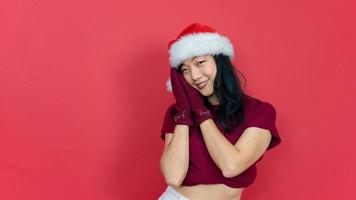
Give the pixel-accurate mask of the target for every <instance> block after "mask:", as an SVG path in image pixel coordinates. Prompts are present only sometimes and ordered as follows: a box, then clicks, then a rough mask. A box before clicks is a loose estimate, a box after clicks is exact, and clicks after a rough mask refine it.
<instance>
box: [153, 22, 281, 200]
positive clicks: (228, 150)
mask: <svg viewBox="0 0 356 200" xmlns="http://www.w3.org/2000/svg"><path fill="white" fill-rule="evenodd" d="M169 53H170V64H171V71H170V80H169V81H168V82H167V86H168V90H169V91H172V92H173V94H174V96H175V99H176V102H175V103H174V104H172V105H171V106H169V108H168V109H167V111H166V114H165V118H164V123H163V126H162V129H161V138H162V140H164V141H165V145H164V150H163V153H162V156H161V160H160V168H161V172H162V174H163V176H164V179H165V181H166V183H167V184H168V186H167V188H166V191H164V193H163V194H162V195H161V196H160V197H159V200H171V199H180V200H182V199H183V200H187V199H189V200H238V199H240V198H241V195H242V191H243V190H244V188H246V187H247V186H249V185H250V184H252V183H253V182H254V180H255V178H256V163H257V162H258V161H260V160H261V159H262V158H263V154H264V152H265V151H266V150H270V149H272V148H274V147H275V146H277V145H278V144H280V142H281V139H280V136H279V133H278V131H277V129H276V126H275V119H276V110H275V108H274V107H273V106H272V104H270V103H267V102H264V101H261V100H258V99H256V98H253V97H250V96H248V95H247V94H245V93H244V92H243V91H242V90H241V87H240V81H239V79H238V77H237V75H236V73H235V71H234V66H233V65H232V63H231V60H232V58H233V56H234V51H233V46H232V44H231V42H230V41H229V39H228V38H227V37H225V36H223V35H221V34H219V33H217V32H216V30H215V29H213V28H211V27H209V26H206V25H202V24H200V23H193V24H191V25H189V26H188V27H187V28H185V29H184V30H183V31H182V32H181V33H180V34H179V35H178V37H177V38H176V39H174V40H172V41H171V42H170V43H169Z"/></svg>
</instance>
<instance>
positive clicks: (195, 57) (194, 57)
mask: <svg viewBox="0 0 356 200" xmlns="http://www.w3.org/2000/svg"><path fill="white" fill-rule="evenodd" d="M198 57H203V56H193V57H192V58H191V59H192V61H194V60H195V59H197V58H198ZM181 66H182V67H183V66H185V65H184V63H182V64H181Z"/></svg>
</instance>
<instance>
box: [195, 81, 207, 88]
mask: <svg viewBox="0 0 356 200" xmlns="http://www.w3.org/2000/svg"><path fill="white" fill-rule="evenodd" d="M208 81H209V80H206V81H204V82H201V83H199V84H198V85H197V87H198V88H199V89H203V88H204V87H205V86H206V85H207V84H208Z"/></svg>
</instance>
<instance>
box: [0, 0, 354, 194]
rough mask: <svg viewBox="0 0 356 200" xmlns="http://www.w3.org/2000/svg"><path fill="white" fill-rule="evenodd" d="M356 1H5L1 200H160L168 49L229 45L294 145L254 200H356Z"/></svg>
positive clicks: (0, 60) (254, 189)
mask: <svg viewBox="0 0 356 200" xmlns="http://www.w3.org/2000/svg"><path fill="white" fill-rule="evenodd" d="M355 6H356V4H355V3H354V2H353V1H351V0H349V1H340V0H329V1H316V0H314V1H311V0H308V1H283V0H279V1H245V2H242V1H220V2H219V1H211V2H209V1H187V0H186V1H176V2H170V1H163V0H160V1H157V0H156V1H142V2H137V1H125V2H123V1H122V2H118V1H99V0H97V1H63V0H57V1H45V0H38V1H23V0H20V1H2V2H1V5H0V112H1V116H0V199H3V200H15V199H16V200H22V199H26V200H32V199H33V200H35V199H36V200H45V199H51V200H63V199H66V200H71V199H86V200H92V199H93V200H112V199H157V198H158V196H159V195H160V194H161V193H162V192H163V191H164V189H165V187H166V185H165V182H164V179H163V176H162V175H161V173H160V170H159V159H160V156H161V152H162V148H163V141H162V140H161V139H160V138H159V134H160V133H159V131H160V128H161V125H162V120H163V114H164V112H165V110H166V108H167V106H169V105H170V104H171V103H172V102H174V100H175V99H174V97H173V95H172V94H171V93H168V92H166V80H167V78H168V76H169V64H168V51H167V44H168V42H169V41H170V40H171V39H173V38H174V37H176V35H177V34H178V33H179V32H180V31H181V30H182V29H183V28H184V27H185V26H187V25H188V24H190V23H192V22H201V23H204V24H207V25H210V26H212V27H214V28H216V29H217V30H219V31H220V32H221V33H223V34H225V35H227V36H228V37H230V39H231V40H232V42H233V44H234V46H235V52H236V55H237V57H236V59H235V60H234V64H235V65H236V66H237V67H238V68H239V70H240V71H241V72H243V74H244V75H245V77H246V78H247V88H246V90H247V91H248V93H249V94H251V95H253V96H255V97H258V98H261V99H264V100H266V101H269V102H271V103H272V104H273V105H274V106H275V107H276V109H277V126H278V128H279V131H280V134H281V137H282V140H283V141H282V143H281V145H280V146H279V147H278V148H276V149H274V150H272V151H270V152H267V153H266V155H265V156H264V159H263V161H262V162H260V163H259V164H258V166H257V167H258V175H257V179H256V182H255V183H254V184H253V185H251V186H250V187H249V188H247V189H246V190H245V193H244V194H243V199H246V200H257V199H275V200H277V199H281V200H282V199H283V200H284V199H290V200H297V199H298V200H299V199H300V200H305V199H313V200H314V199H323V200H334V199H353V197H354V196H355V195H356V192H354V190H353V189H354V184H355V181H354V179H355V178H356V160H355V156H354V154H355V150H354V147H353V146H354V143H355V142H354V141H355V139H356V137H355V131H356V130H355V117H354V113H355V112H356V106H355V100H356V99H355V96H356V95H355V88H356V87H355V86H356V81H355V74H356V73H355V69H354V67H355V64H356V50H355V45H356V39H355V35H356V31H355V23H354V21H355V19H356V16H355V13H356V9H355Z"/></svg>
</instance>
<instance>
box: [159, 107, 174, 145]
mask: <svg viewBox="0 0 356 200" xmlns="http://www.w3.org/2000/svg"><path fill="white" fill-rule="evenodd" d="M174 111H175V110H174V104H172V105H171V106H169V107H168V109H167V110H166V113H165V115H164V119H163V124H162V128H161V135H160V137H161V139H162V140H165V133H173V132H174V128H175V123H174V121H173V115H174Z"/></svg>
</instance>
